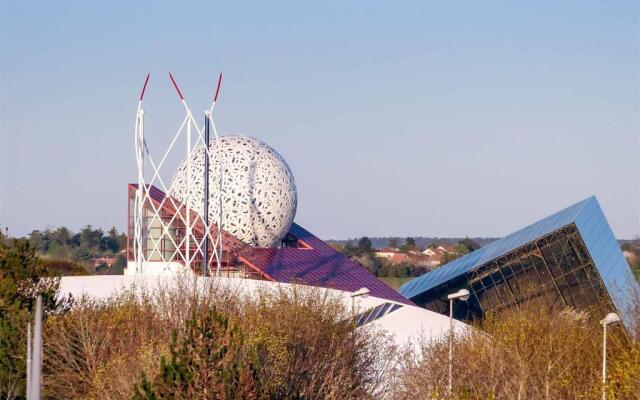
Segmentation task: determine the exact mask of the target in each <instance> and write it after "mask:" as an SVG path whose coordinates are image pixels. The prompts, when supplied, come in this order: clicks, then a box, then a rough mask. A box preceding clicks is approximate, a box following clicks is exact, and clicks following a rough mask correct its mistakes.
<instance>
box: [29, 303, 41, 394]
mask: <svg viewBox="0 0 640 400" xmlns="http://www.w3.org/2000/svg"><path fill="white" fill-rule="evenodd" d="M32 356H33V361H32V363H31V367H32V368H33V371H31V382H32V384H31V386H33V390H32V392H31V400H40V374H41V373H42V296H38V297H37V298H36V312H35V321H34V325H33V354H32Z"/></svg>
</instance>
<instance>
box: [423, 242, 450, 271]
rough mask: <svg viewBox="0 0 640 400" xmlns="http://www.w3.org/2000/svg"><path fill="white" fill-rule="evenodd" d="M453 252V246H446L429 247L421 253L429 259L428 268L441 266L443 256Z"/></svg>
mask: <svg viewBox="0 0 640 400" xmlns="http://www.w3.org/2000/svg"><path fill="white" fill-rule="evenodd" d="M451 252H453V246H451V245H448V244H443V245H439V246H437V247H429V248H428V249H426V250H425V251H423V252H422V254H424V255H425V256H427V257H429V258H428V262H427V265H428V266H430V267H437V266H439V265H440V264H442V261H443V260H444V256H445V254H448V253H451Z"/></svg>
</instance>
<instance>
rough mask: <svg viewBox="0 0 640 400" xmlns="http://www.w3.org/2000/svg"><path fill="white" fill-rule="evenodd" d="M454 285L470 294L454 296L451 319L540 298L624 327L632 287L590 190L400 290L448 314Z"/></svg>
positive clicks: (628, 317) (634, 286)
mask: <svg viewBox="0 0 640 400" xmlns="http://www.w3.org/2000/svg"><path fill="white" fill-rule="evenodd" d="M461 288H466V289H468V290H469V291H470V292H471V296H470V298H469V300H468V301H467V302H463V301H457V302H455V306H454V317H455V318H457V319H460V320H463V321H473V320H478V319H481V318H482V317H483V316H484V314H485V313H486V312H489V311H490V312H499V311H500V310H504V309H507V308H511V307H518V306H519V305H521V304H524V303H526V302H528V301H531V300H533V299H542V300H545V301H549V303H550V304H551V305H552V307H554V308H556V309H558V310H560V309H563V308H565V307H572V308H574V309H576V310H585V309H589V310H591V311H592V312H594V313H595V314H597V316H598V317H600V316H604V314H606V313H607V312H610V311H613V310H615V311H616V312H618V313H619V314H620V316H621V317H622V319H623V321H624V323H625V325H626V326H627V328H630V327H631V324H633V323H634V321H632V310H631V307H632V301H631V300H632V296H634V295H635V294H638V290H639V289H638V283H637V282H636V280H635V277H634V276H633V273H632V272H631V269H630V267H629V265H628V263H627V261H626V259H625V258H624V255H623V254H622V250H621V249H620V246H619V244H618V241H617V240H616V238H615V237H614V235H613V232H612V231H611V228H610V227H609V224H608V223H607V220H606V218H605V216H604V214H603V213H602V210H601V208H600V205H599V204H598V201H597V200H596V198H595V197H594V196H592V197H589V198H587V199H585V200H583V201H581V202H579V203H577V204H574V205H572V206H570V207H568V208H566V209H564V210H562V211H559V212H557V213H555V214H553V215H551V216H549V217H547V218H545V219H543V220H540V221H538V222H536V223H534V224H532V225H529V226H527V227H525V228H523V229H521V230H519V231H517V232H515V233H512V234H510V235H508V236H506V237H504V238H502V239H500V240H497V241H495V242H492V243H490V244H488V245H487V246H485V247H482V248H480V249H478V250H476V251H474V252H472V253H469V254H467V255H466V256H464V257H461V258H458V259H456V260H454V261H452V262H450V263H448V264H445V265H443V266H441V267H439V268H437V269H435V270H433V271H431V272H429V273H427V274H425V275H422V276H420V277H418V278H416V279H413V280H411V281H409V282H407V283H405V284H404V285H402V287H400V293H402V294H403V295H404V296H405V297H407V298H409V299H410V300H412V301H413V302H415V303H416V304H418V305H421V306H423V307H425V308H427V309H430V310H432V311H436V312H440V313H443V314H448V312H449V309H448V307H449V303H448V301H447V295H448V294H449V293H453V292H455V291H457V290H459V289H461Z"/></svg>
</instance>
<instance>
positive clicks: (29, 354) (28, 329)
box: [26, 322, 31, 400]
mask: <svg viewBox="0 0 640 400" xmlns="http://www.w3.org/2000/svg"><path fill="white" fill-rule="evenodd" d="M26 395H27V400H29V399H31V322H29V323H28V324H27V393H26Z"/></svg>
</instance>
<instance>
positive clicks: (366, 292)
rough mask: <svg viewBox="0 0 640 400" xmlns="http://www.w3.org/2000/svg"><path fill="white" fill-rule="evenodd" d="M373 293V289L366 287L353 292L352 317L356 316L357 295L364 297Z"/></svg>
mask: <svg viewBox="0 0 640 400" xmlns="http://www.w3.org/2000/svg"><path fill="white" fill-rule="evenodd" d="M370 293H371V290H369V289H367V288H366V287H363V288H360V289H358V290H356V291H355V292H353V293H351V295H350V296H351V314H352V315H351V317H352V318H355V317H356V297H362V298H366V297H367V296H369V294H370Z"/></svg>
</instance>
